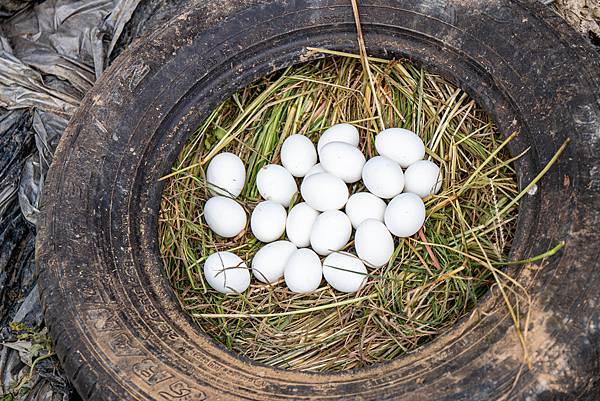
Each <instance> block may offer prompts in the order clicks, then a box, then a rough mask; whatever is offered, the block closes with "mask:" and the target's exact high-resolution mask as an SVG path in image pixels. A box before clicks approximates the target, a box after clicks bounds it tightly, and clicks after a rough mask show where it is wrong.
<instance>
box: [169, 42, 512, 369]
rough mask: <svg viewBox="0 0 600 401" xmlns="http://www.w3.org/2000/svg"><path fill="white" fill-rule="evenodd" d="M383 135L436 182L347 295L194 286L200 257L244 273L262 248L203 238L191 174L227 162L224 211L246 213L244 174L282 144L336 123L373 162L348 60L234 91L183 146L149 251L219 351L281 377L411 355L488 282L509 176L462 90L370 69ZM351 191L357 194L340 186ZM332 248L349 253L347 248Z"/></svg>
mask: <svg viewBox="0 0 600 401" xmlns="http://www.w3.org/2000/svg"><path fill="white" fill-rule="evenodd" d="M371 71H372V73H373V79H374V83H375V89H376V93H375V94H374V96H375V98H376V99H377V100H378V102H379V105H380V109H381V117H382V119H383V122H384V124H385V126H386V127H404V128H408V129H410V130H412V131H414V132H416V133H417V134H419V135H420V137H421V138H422V139H423V141H424V143H425V145H426V147H427V155H426V158H430V159H431V160H433V161H435V162H436V163H437V164H438V165H440V167H441V170H442V174H443V186H442V189H441V190H440V192H439V194H437V195H435V196H430V197H429V198H426V199H425V200H424V201H425V205H426V210H427V219H426V222H425V225H424V228H423V233H422V235H415V236H413V237H411V238H406V239H398V238H396V240H395V243H396V249H395V253H394V255H393V256H392V259H391V261H390V262H389V264H388V265H386V266H384V267H382V268H378V269H372V268H370V269H369V277H368V281H367V284H366V285H365V286H364V287H362V288H361V290H360V291H359V292H358V293H353V294H343V293H339V292H336V291H335V290H333V289H332V288H331V287H330V286H328V285H326V283H325V282H323V283H322V285H321V287H320V288H319V289H318V290H317V291H315V292H314V293H311V294H294V293H291V292H290V291H289V290H288V289H287V288H286V286H285V284H284V283H283V279H282V280H281V282H279V283H275V284H272V285H268V284H262V283H260V282H258V281H257V280H253V281H252V284H251V286H250V288H249V289H248V290H247V291H246V292H245V293H243V294H241V295H223V294H220V293H218V292H216V291H214V290H212V289H211V288H210V287H208V285H207V284H206V283H205V282H204V277H203V273H202V267H203V262H204V260H205V259H206V258H207V257H208V256H209V255H210V254H211V253H213V252H216V251H233V252H235V253H236V254H237V255H239V256H240V257H241V258H242V259H244V260H245V262H246V263H247V264H248V266H250V261H251V259H252V257H253V255H254V254H255V253H256V251H258V249H260V247H261V246H262V245H263V244H261V243H260V242H258V241H257V240H256V239H255V238H254V237H253V236H252V233H251V232H250V230H249V228H247V229H246V230H245V231H244V232H243V233H242V234H240V235H239V236H238V237H236V238H234V239H227V240H226V239H222V238H219V237H217V236H216V235H214V234H213V233H212V232H211V230H210V229H209V228H208V226H207V225H206V224H205V223H204V221H203V218H202V209H203V205H204V202H205V201H206V200H208V199H209V198H210V196H211V195H210V193H209V191H208V189H207V185H206V181H205V178H204V170H205V168H206V166H207V165H208V161H209V160H210V158H211V157H212V156H214V155H216V154H217V153H219V152H221V151H225V150H226V151H229V152H233V153H235V154H237V155H239V156H240V157H241V159H242V161H243V162H244V164H245V165H246V169H247V180H246V184H245V187H244V190H243V192H242V194H241V195H240V196H239V197H238V199H237V201H238V202H240V204H241V205H242V206H243V207H244V208H245V209H246V211H247V212H248V214H250V212H251V211H252V209H253V208H254V206H255V205H256V204H257V203H258V202H259V201H260V199H259V194H258V191H257V189H256V186H255V178H256V173H257V172H258V170H259V169H260V168H261V167H263V166H264V165H266V164H269V163H278V162H279V150H280V147H281V144H282V143H283V141H284V140H285V138H286V137H288V136H289V135H292V134H296V133H301V134H303V135H306V136H308V137H309V138H311V139H312V140H313V141H314V142H315V143H316V141H317V139H318V138H319V135H320V134H321V133H322V132H323V131H324V130H325V129H327V128H328V127H330V126H331V125H333V124H336V123H342V122H348V123H352V124H354V125H356V126H357V127H358V128H359V131H360V135H361V141H360V147H361V150H362V151H363V153H364V154H365V155H366V156H367V159H368V158H370V157H373V156H375V155H376V154H375V152H374V136H375V135H376V134H377V132H379V131H380V130H381V127H380V126H379V125H378V124H379V121H380V120H379V118H378V116H376V115H374V113H375V111H374V110H375V109H376V108H375V107H373V106H372V105H373V103H374V97H373V93H372V92H371V90H370V85H369V82H368V80H367V78H366V77H365V74H364V73H363V68H362V66H361V63H360V60H359V59H358V56H354V55H347V54H337V55H336V56H334V57H329V58H325V59H321V60H317V61H313V62H309V63H305V64H299V65H295V66H292V67H290V68H288V69H286V70H284V71H279V72H276V73H273V74H271V75H269V76H267V77H265V78H263V79H261V80H259V81H258V82H255V83H253V84H252V85H249V86H248V87H246V88H244V89H242V90H240V91H239V92H238V93H236V94H235V95H234V96H232V97H231V98H230V99H228V100H227V101H225V102H224V103H223V104H221V105H220V106H219V107H217V108H216V109H215V110H214V112H213V113H212V114H211V115H210V116H209V117H208V118H207V119H206V120H205V122H204V123H203V124H202V126H201V127H199V129H198V130H197V132H195V133H194V134H193V135H192V136H191V137H190V138H189V140H188V142H187V144H186V145H185V147H184V148H183V150H182V152H181V154H180V156H179V159H178V160H177V162H176V163H175V165H174V167H173V173H172V174H169V176H167V178H165V179H166V180H167V182H166V187H165V190H164V193H163V201H162V207H161V213H160V219H159V236H160V246H161V252H162V255H163V259H164V264H165V268H166V271H167V274H168V276H169V278H170V280H171V283H172V285H173V288H174V290H175V292H176V294H177V296H178V298H179V299H180V301H181V305H182V307H183V308H184V309H185V311H186V312H187V313H189V314H190V316H191V317H192V318H193V320H194V321H195V322H197V323H198V325H199V326H200V327H201V328H202V330H203V331H204V332H205V333H206V334H207V335H209V336H210V337H212V338H213V339H214V340H216V341H218V342H219V343H221V344H223V345H224V346H225V347H227V348H228V349H231V350H233V351H235V352H238V353H240V354H243V355H245V356H247V357H249V358H251V359H253V360H256V361H259V362H262V363H264V364H267V365H271V366H277V367H281V368H287V369H294V370H305V371H325V370H346V369H352V368H359V367H364V366H367V365H371V364H374V363H378V362H382V361H386V360H390V359H393V358H396V357H398V356H400V355H402V354H405V353H407V352H409V351H411V350H414V349H415V348H417V347H419V346H420V345H421V344H423V343H424V342H426V341H428V340H430V339H431V338H432V337H434V336H435V335H436V334H438V333H440V332H443V331H444V330H445V329H446V328H447V327H448V326H450V325H452V324H453V323H454V322H456V321H457V320H458V319H459V318H460V317H461V316H463V315H465V314H466V313H467V312H468V311H469V310H470V309H471V308H473V306H474V305H476V303H477V300H478V298H480V297H481V296H482V294H484V293H485V292H486V291H487V289H488V288H489V287H490V285H491V284H493V283H494V282H498V279H499V277H500V276H501V272H500V269H501V267H502V265H503V264H504V262H505V261H506V259H507V255H508V251H509V249H510V246H511V240H512V238H513V233H514V227H515V221H516V215H517V206H518V202H517V201H516V200H517V198H516V197H517V195H518V186H517V180H516V174H515V171H514V170H513V168H512V167H511V163H512V161H513V160H514V159H511V158H510V156H509V154H508V152H507V151H505V149H504V148H503V146H504V145H505V144H506V141H503V139H502V138H501V137H500V136H499V134H498V132H497V131H496V129H495V127H494V124H493V122H492V121H491V120H490V118H489V117H488V115H487V114H486V113H485V112H484V111H482V109H481V108H479V107H478V106H477V104H475V102H474V101H473V100H472V99H470V98H469V96H468V95H467V94H466V93H465V92H463V91H462V90H460V89H458V88H456V87H455V86H454V85H452V84H450V83H449V82H447V81H445V80H444V79H442V78H441V77H439V76H437V75H434V74H430V73H428V72H427V71H425V70H423V69H420V68H416V67H414V66H413V65H411V64H410V63H408V62H402V61H386V60H378V59H371ZM350 188H351V193H354V192H359V191H361V190H364V187H363V186H362V183H361V182H359V183H357V184H354V185H352V186H351V187H350ZM346 250H352V242H351V243H350V244H349V246H348V248H346Z"/></svg>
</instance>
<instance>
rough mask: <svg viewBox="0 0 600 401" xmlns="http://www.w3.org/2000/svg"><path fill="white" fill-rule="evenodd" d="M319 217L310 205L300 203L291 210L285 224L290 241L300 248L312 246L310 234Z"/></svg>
mask: <svg viewBox="0 0 600 401" xmlns="http://www.w3.org/2000/svg"><path fill="white" fill-rule="evenodd" d="M318 216H319V212H317V211H316V210H315V209H313V208H312V207H310V206H308V203H306V202H302V203H298V204H297V205H296V206H294V207H293V208H291V209H290V211H289V213H288V217H287V221H286V223H285V232H286V234H287V237H288V239H289V240H290V241H292V242H293V243H294V245H296V246H297V247H298V248H303V247H307V246H309V245H310V232H311V231H312V226H313V224H314V222H315V220H316V219H317V217H318Z"/></svg>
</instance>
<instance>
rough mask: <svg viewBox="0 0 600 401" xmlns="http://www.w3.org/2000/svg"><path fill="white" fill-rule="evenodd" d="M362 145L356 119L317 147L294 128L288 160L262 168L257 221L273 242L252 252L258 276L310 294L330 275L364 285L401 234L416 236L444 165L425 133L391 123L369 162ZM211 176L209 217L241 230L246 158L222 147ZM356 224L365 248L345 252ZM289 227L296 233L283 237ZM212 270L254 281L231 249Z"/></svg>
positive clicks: (217, 226) (238, 286)
mask: <svg viewBox="0 0 600 401" xmlns="http://www.w3.org/2000/svg"><path fill="white" fill-rule="evenodd" d="M358 145H359V133H358V130H357V129H356V127H354V126H353V125H350V124H337V125H334V126H332V127H330V128H329V129H327V130H326V131H325V132H324V133H323V134H322V135H321V137H320V138H319V141H318V143H317V146H316V148H315V145H314V144H313V143H312V142H311V140H310V139H308V138H307V137H306V136H303V135H299V134H296V135H292V136H290V137H288V138H287V139H286V140H285V141H284V143H283V145H282V147H281V164H282V165H277V164H269V165H267V166H264V167H263V168H262V169H260V170H259V172H258V174H257V176H256V187H257V189H258V192H259V193H260V195H261V197H262V198H263V199H265V200H264V201H262V202H260V203H258V204H257V205H256V207H255V208H254V210H253V211H252V215H251V218H250V228H251V230H252V234H253V235H254V236H255V237H256V238H257V239H258V240H259V241H261V242H264V243H267V244H266V245H265V246H263V247H262V248H261V249H260V250H259V251H258V252H257V253H256V254H255V255H254V258H253V259H252V263H251V268H252V273H253V275H254V277H256V279H258V280H259V281H261V282H263V283H274V282H276V281H278V280H279V279H281V277H284V279H285V283H286V285H287V286H288V288H289V289H290V290H291V291H293V292H298V293H306V292H311V291H314V290H316V289H317V288H318V287H319V285H320V283H321V279H322V278H323V277H325V280H326V281H327V282H328V283H329V285H331V286H332V287H333V288H335V289H336V290H338V291H342V292H355V291H357V290H358V289H360V287H361V286H362V285H363V284H364V282H365V281H366V277H367V274H368V272H367V266H368V267H381V266H383V265H385V264H387V263H388V262H389V260H390V258H391V257H392V255H393V253H394V248H395V246H394V239H393V237H392V234H393V235H395V236H397V237H409V236H411V235H413V234H415V233H416V232H418V231H419V229H420V228H421V226H422V225H423V223H424V221H425V205H424V203H423V201H422V198H424V197H426V196H428V195H431V194H435V193H437V192H438V191H439V189H440V186H441V182H442V180H441V175H440V169H439V167H438V166H437V165H436V164H435V163H433V162H431V161H428V160H423V158H424V156H425V145H424V144H423V141H422V140H421V138H419V136H418V135H417V134H415V133H414V132H412V131H409V130H406V129H403V128H388V129H385V130H383V131H382V132H380V133H379V134H378V135H377V136H376V137H375V148H376V150H377V152H378V153H379V156H375V157H373V158H371V159H369V160H366V158H365V156H364V155H363V153H362V152H361V151H360V149H359V148H358ZM403 169H404V170H403ZM206 179H207V181H208V183H209V187H210V189H211V191H212V193H213V194H214V195H215V196H214V197H212V198H210V199H209V200H208V201H207V202H206V204H205V206H204V219H205V221H206V223H207V224H208V226H209V227H210V228H211V229H212V230H213V231H214V232H215V233H216V234H218V235H220V236H222V237H227V238H231V237H236V236H237V235H239V234H240V233H241V232H242V231H243V230H244V229H245V227H246V224H247V216H246V212H245V210H244V209H243V208H242V206H241V205H240V204H239V203H237V202H236V201H235V198H236V197H237V196H238V195H239V194H240V193H241V191H242V188H243V186H244V182H245V180H246V171H245V167H244V164H243V162H242V161H241V160H240V158H239V157H237V156H236V155H234V154H232V153H226V152H225V153H220V154H218V155H217V156H215V157H214V158H213V159H212V160H211V162H210V163H209V166H208V169H207V171H206ZM296 179H302V181H301V184H300V195H301V196H302V200H303V202H301V203H297V204H295V205H294V206H293V207H292V208H291V209H289V211H288V210H286V208H288V207H289V206H290V203H291V202H292V199H293V198H294V196H295V195H296V194H297V193H298V185H297V182H296ZM361 179H362V182H363V184H364V186H365V188H366V189H367V191H368V192H358V193H354V194H352V195H350V192H349V190H348V184H353V183H356V182H358V181H360V180H361ZM388 200H389V202H388V203H387V204H386V201H388ZM342 209H343V210H344V211H342ZM353 228H354V229H355V230H356V231H355V233H354V249H355V251H356V255H353V254H350V253H348V252H340V251H341V250H342V249H344V248H346V246H347V245H348V244H349V242H350V238H351V236H352V231H353ZM284 233H285V235H286V237H287V240H281V238H282V237H283V235H284ZM321 257H324V260H323V261H321ZM204 275H205V278H206V281H207V282H208V284H209V285H210V286H211V287H213V288H214V289H215V290H217V291H220V292H223V293H241V292H243V291H245V290H246V289H247V288H248V286H249V285H250V273H249V271H248V267H247V266H246V264H245V263H244V261H243V260H242V259H241V258H240V257H238V256H237V255H235V254H234V253H232V252H228V251H225V252H216V253H214V254H212V255H210V256H209V257H208V258H207V259H206V261H205V264H204Z"/></svg>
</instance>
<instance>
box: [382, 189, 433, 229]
mask: <svg viewBox="0 0 600 401" xmlns="http://www.w3.org/2000/svg"><path fill="white" fill-rule="evenodd" d="M384 220H385V225H386V227H387V228H388V230H390V232H391V233H392V234H394V235H396V236H398V237H410V236H411V235H413V234H415V233H416V232H417V231H419V229H420V228H421V227H422V226H423V223H424V222H425V204H424V203H423V201H422V200H421V198H420V197H419V196H418V195H415V194H410V193H406V194H400V195H398V196H396V197H395V198H394V199H392V200H391V201H390V203H389V204H388V206H387V208H386V209H385V216H384Z"/></svg>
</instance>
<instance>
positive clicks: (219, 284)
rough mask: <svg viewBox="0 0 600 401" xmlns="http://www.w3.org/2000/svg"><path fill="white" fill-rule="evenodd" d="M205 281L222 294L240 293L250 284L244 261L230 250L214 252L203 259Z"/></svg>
mask: <svg viewBox="0 0 600 401" xmlns="http://www.w3.org/2000/svg"><path fill="white" fill-rule="evenodd" d="M204 277H205V278H206V282H207V283H208V285H210V286H211V287H212V288H214V289H215V290H217V291H219V292H222V293H223V294H231V293H241V292H244V291H246V289H247V288H248V286H250V272H249V271H248V267H247V266H246V263H244V261H243V260H242V259H240V257H239V256H237V255H236V254H234V253H231V252H216V253H213V254H212V255H210V256H209V257H208V258H206V261H204Z"/></svg>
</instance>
